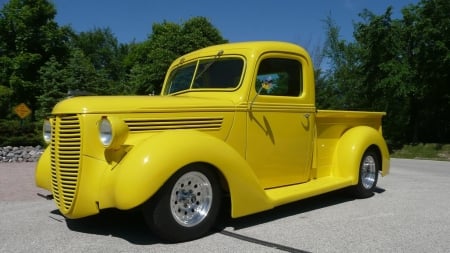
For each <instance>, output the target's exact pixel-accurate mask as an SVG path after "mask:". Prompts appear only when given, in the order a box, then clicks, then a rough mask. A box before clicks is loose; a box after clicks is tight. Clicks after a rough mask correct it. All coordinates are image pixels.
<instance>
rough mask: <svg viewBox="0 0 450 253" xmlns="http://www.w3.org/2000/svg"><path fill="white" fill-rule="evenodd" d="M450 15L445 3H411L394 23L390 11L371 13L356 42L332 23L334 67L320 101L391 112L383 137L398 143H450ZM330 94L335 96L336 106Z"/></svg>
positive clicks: (330, 53)
mask: <svg viewBox="0 0 450 253" xmlns="http://www.w3.org/2000/svg"><path fill="white" fill-rule="evenodd" d="M449 12H450V2H448V1H446V0H423V1H421V2H420V3H418V4H417V5H410V6H408V7H406V8H404V9H403V11H402V13H403V18H401V19H393V18H392V8H391V7H388V8H387V9H386V11H385V12H384V13H383V14H381V15H375V14H374V13H372V12H370V11H368V10H365V11H363V12H362V13H361V14H360V16H361V18H362V21H361V22H358V23H356V24H355V31H354V37H355V42H351V43H349V42H346V41H343V40H340V39H339V37H338V36H339V28H338V27H337V26H336V25H335V24H334V23H333V21H332V20H331V18H328V20H326V25H327V34H328V40H327V44H326V50H325V54H326V56H327V57H328V59H329V60H330V63H331V68H330V72H328V73H327V76H326V78H325V81H323V82H322V84H321V86H318V90H319V91H318V94H319V99H320V100H319V101H320V103H319V104H322V105H325V106H327V107H331V108H339V107H340V108H349V109H364V110H381V111H386V112H387V117H386V118H385V121H384V133H385V134H386V135H387V138H388V140H389V142H390V144H391V145H393V146H398V145H399V144H402V143H410V142H439V143H449V142H450V86H449V85H448V83H450V80H449V71H448V69H450V51H449V50H450V33H447V32H443V31H448V29H450V17H449V16H448V15H447V14H448V13H449ZM326 94H328V95H332V96H333V97H334V98H333V99H332V100H331V102H329V103H327V102H326V101H327V100H328V99H329V98H327V96H326ZM324 100H325V101H324Z"/></svg>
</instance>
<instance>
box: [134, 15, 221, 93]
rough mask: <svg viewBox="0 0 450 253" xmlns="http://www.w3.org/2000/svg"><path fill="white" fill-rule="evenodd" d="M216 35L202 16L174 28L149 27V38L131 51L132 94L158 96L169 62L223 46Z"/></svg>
mask: <svg viewBox="0 0 450 253" xmlns="http://www.w3.org/2000/svg"><path fill="white" fill-rule="evenodd" d="M225 42H226V40H225V39H223V38H222V36H221V35H220V32H219V31H218V30H217V29H216V28H214V27H213V25H212V24H211V23H210V22H209V21H208V20H207V19H206V18H204V17H194V18H191V19H190V20H188V21H186V22H185V23H183V24H181V25H178V24H175V23H171V22H167V21H165V22H163V23H161V24H154V25H153V33H152V34H151V35H150V36H149V39H148V40H147V41H145V42H143V43H141V44H138V45H134V46H133V47H132V48H131V52H130V57H131V59H132V60H131V61H132V62H134V64H133V67H132V68H131V73H130V84H131V85H132V86H133V87H134V93H137V94H151V93H159V92H160V91H161V85H162V83H163V81H164V76H165V74H166V71H167V69H168V67H169V65H170V63H171V62H172V61H173V60H175V59H176V58H177V57H179V56H181V55H183V54H186V53H188V52H191V51H193V50H196V49H199V48H202V47H205V46H210V45H214V44H221V43H225Z"/></svg>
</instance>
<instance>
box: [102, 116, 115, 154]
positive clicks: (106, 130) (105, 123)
mask: <svg viewBox="0 0 450 253" xmlns="http://www.w3.org/2000/svg"><path fill="white" fill-rule="evenodd" d="M98 131H99V133H100V142H101V143H102V144H103V146H105V147H109V145H111V142H112V138H113V135H112V126H111V122H109V120H108V119H107V118H106V117H104V118H102V119H101V120H100V124H99V126H98Z"/></svg>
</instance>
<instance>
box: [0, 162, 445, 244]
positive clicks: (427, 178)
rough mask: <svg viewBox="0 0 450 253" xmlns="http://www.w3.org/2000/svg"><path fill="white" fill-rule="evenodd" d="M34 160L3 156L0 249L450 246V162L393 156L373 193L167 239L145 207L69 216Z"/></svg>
mask: <svg viewBox="0 0 450 253" xmlns="http://www.w3.org/2000/svg"><path fill="white" fill-rule="evenodd" d="M34 166H35V164H34V163H0V242H1V243H0V252H83V253H86V252H180V251H182V252H448V251H449V250H450V240H448V237H449V234H450V211H449V210H450V200H449V196H450V187H449V186H450V162H436V161H423V160H406V159H392V160H391V174H390V175H388V176H387V177H384V178H380V179H379V182H378V186H379V187H378V189H377V191H376V193H375V195H374V196H373V197H371V198H368V199H353V198H351V197H349V196H348V195H347V193H346V192H345V191H338V192H334V193H330V194H325V195H321V196H318V197H314V198H310V199H306V200H302V201H298V202H295V203H292V204H289V205H285V206H282V207H279V208H275V209H273V210H270V211H267V212H263V213H259V214H255V215H251V216H248V217H243V218H239V219H230V220H226V221H224V225H223V227H221V228H219V229H218V230H217V231H214V232H213V233H211V234H210V235H208V236H206V237H204V238H201V239H198V240H195V241H190V242H184V243H177V244H165V243H162V242H161V241H159V240H158V239H157V238H156V237H154V236H153V235H152V234H151V233H150V232H149V231H148V229H147V228H146V226H145V223H144V221H143V219H142V218H141V215H140V213H139V212H118V211H114V210H111V211H107V212H105V213H102V214H100V215H96V216H92V217H88V218H84V219H80V220H68V219H65V218H64V217H63V216H61V215H60V214H59V212H58V211H57V210H56V207H55V204H54V203H53V201H51V200H45V199H43V198H40V197H38V196H37V193H42V194H49V193H48V192H46V191H44V190H41V189H39V188H36V187H35V186H34V175H33V173H34Z"/></svg>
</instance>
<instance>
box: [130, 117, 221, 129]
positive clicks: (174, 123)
mask: <svg viewBox="0 0 450 253" xmlns="http://www.w3.org/2000/svg"><path fill="white" fill-rule="evenodd" d="M222 122H223V118H222V117H215V118H210V117H208V118H206V117H205V118H203V117H198V118H173V119H170V118H164V119H156V118H151V119H149V118H138V119H136V118H135V119H125V123H126V124H127V125H128V128H129V130H130V132H146V131H165V130H173V129H198V130H218V129H220V128H221V126H222Z"/></svg>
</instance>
